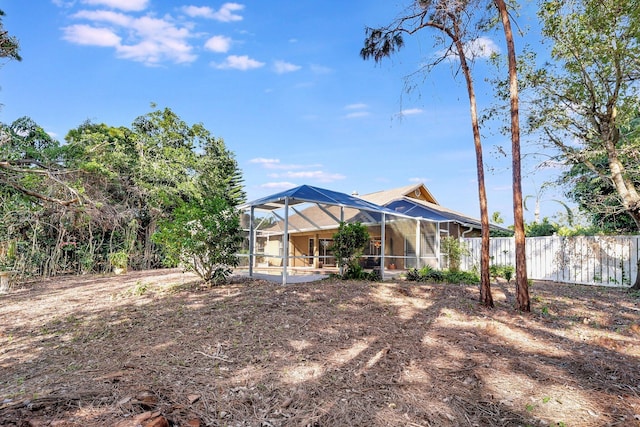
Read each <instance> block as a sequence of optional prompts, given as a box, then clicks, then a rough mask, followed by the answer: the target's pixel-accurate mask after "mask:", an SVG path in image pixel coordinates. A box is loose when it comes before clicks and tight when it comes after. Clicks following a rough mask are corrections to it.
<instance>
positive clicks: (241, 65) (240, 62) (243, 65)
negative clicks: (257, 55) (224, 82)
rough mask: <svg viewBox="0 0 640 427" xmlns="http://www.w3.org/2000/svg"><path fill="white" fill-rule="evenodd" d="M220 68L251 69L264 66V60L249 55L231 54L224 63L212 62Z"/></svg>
mask: <svg viewBox="0 0 640 427" xmlns="http://www.w3.org/2000/svg"><path fill="white" fill-rule="evenodd" d="M212 65H213V66H214V67H215V68H218V69H221V70H222V69H235V70H242V71H246V70H251V69H254V68H260V67H262V66H264V62H260V61H257V60H255V59H251V58H249V57H248V56H247V55H242V56H238V55H229V56H227V59H226V60H225V61H224V62H223V63H220V64H218V63H212Z"/></svg>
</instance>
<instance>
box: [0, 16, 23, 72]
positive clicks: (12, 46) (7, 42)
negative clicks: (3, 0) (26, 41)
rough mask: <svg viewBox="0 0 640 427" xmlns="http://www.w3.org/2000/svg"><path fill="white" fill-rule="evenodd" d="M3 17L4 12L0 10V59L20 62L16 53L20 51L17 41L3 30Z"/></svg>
mask: <svg viewBox="0 0 640 427" xmlns="http://www.w3.org/2000/svg"><path fill="white" fill-rule="evenodd" d="M4 16H5V13H4V11H3V10H0V58H8V59H13V60H16V61H22V57H21V56H20V54H19V53H18V52H19V51H20V45H19V43H18V39H17V38H15V37H14V36H10V35H9V32H8V31H7V30H5V29H4V24H3V23H2V17H4Z"/></svg>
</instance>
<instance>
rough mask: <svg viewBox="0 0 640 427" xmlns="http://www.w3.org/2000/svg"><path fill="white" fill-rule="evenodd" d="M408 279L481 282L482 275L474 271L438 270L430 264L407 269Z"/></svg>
mask: <svg viewBox="0 0 640 427" xmlns="http://www.w3.org/2000/svg"><path fill="white" fill-rule="evenodd" d="M406 279H407V280H408V281H411V282H429V281H431V282H436V283H443V282H446V283H469V284H476V283H480V277H479V276H478V273H477V272H474V271H460V270H457V271H452V270H443V271H440V270H436V269H434V268H433V267H430V266H424V267H422V268H421V269H420V270H418V269H415V268H412V269H410V270H408V271H407V275H406Z"/></svg>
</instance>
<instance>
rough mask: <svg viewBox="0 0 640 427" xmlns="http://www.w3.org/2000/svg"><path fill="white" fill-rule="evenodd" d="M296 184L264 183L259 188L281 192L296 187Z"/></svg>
mask: <svg viewBox="0 0 640 427" xmlns="http://www.w3.org/2000/svg"><path fill="white" fill-rule="evenodd" d="M297 186H298V185H297V184H294V183H293V182H286V181H284V182H265V183H264V184H262V185H260V187H261V188H271V189H274V188H275V189H282V190H288V189H289V188H293V187H297Z"/></svg>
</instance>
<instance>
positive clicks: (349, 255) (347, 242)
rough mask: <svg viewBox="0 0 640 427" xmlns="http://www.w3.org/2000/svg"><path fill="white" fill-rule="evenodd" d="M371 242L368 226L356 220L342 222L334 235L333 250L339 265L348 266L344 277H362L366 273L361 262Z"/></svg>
mask: <svg viewBox="0 0 640 427" xmlns="http://www.w3.org/2000/svg"><path fill="white" fill-rule="evenodd" d="M368 242H369V232H368V231H367V227H366V226H364V225H362V224H360V223H359V222H356V223H354V224H347V223H346V222H341V223H340V227H339V228H338V232H337V233H335V234H334V235H333V244H332V245H331V248H330V249H331V251H333V255H334V256H335V257H336V260H337V262H338V266H339V267H346V270H345V271H344V272H343V275H342V276H343V278H344V279H362V278H363V274H364V273H365V272H364V270H363V268H362V266H361V265H360V263H359V259H360V257H361V256H362V252H363V251H364V248H365V246H366V245H367V243H368Z"/></svg>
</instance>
